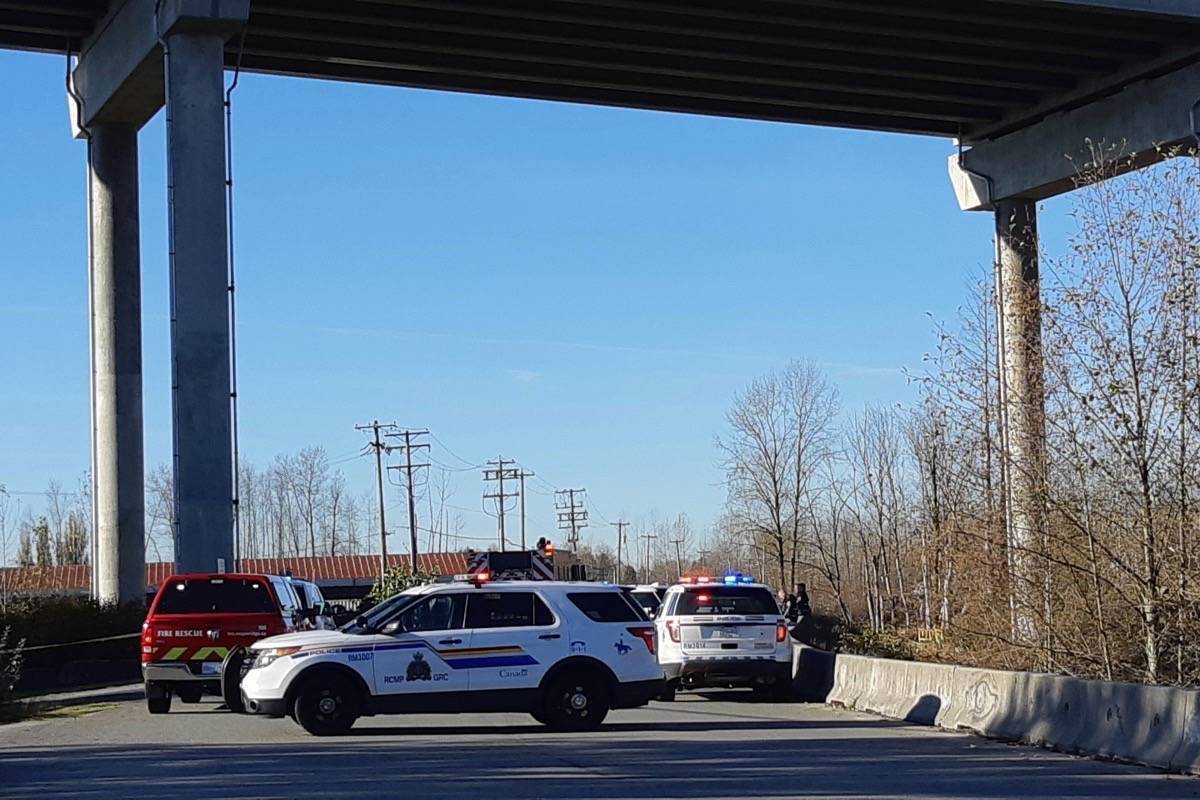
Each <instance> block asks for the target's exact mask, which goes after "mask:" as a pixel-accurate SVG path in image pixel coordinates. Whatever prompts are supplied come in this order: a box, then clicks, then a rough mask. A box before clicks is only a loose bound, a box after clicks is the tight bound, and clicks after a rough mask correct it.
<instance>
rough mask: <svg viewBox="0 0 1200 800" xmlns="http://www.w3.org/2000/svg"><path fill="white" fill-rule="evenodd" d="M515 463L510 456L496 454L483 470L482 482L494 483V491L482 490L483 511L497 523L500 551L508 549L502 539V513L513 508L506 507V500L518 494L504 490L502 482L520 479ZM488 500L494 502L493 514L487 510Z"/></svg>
mask: <svg viewBox="0 0 1200 800" xmlns="http://www.w3.org/2000/svg"><path fill="white" fill-rule="evenodd" d="M516 463H517V462H515V461H513V460H512V459H511V458H504V457H503V456H497V457H496V460H495V461H489V462H487V466H486V467H484V470H483V480H484V483H492V482H495V483H496V491H494V492H484V494H483V500H484V504H483V510H484V512H485V513H487V514H490V515H491V516H494V517H495V518H496V521H497V524H498V525H499V531H500V549H501V550H502V551H503V550H506V549H508V547H507V544H506V542H505V539H504V515H505V514H506V513H507V512H509V511H512V510H513V509H512V508H508V507H507V506H506V505H505V504H506V503H507V502H508V499H509V498H513V497H516V496H517V495H518V494H519V493H518V492H506V491H504V482H505V481H515V480H520V477H521V476H520V472H521V471H520V470H518V469H517V468H516V467H514V466H513V465H514V464H516ZM488 500H492V501H493V502H494V503H495V509H496V513H495V514H492V512H491V511H488V508H487V501H488ZM522 516H523V515H522Z"/></svg>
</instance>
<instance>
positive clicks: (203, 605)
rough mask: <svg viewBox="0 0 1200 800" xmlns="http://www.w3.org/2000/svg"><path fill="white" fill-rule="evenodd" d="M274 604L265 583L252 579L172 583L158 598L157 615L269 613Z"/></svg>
mask: <svg viewBox="0 0 1200 800" xmlns="http://www.w3.org/2000/svg"><path fill="white" fill-rule="evenodd" d="M276 610H277V609H276V607H275V601H274V600H273V599H271V592H270V590H269V589H268V588H267V585H266V582H265V581H261V580H256V579H253V578H191V579H180V580H173V581H171V582H170V583H168V584H167V585H166V586H165V587H164V588H163V590H162V593H161V594H160V595H159V597H158V605H157V606H156V608H155V613H157V614H211V613H219V614H270V613H275V611H276Z"/></svg>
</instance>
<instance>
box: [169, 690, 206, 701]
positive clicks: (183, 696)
mask: <svg viewBox="0 0 1200 800" xmlns="http://www.w3.org/2000/svg"><path fill="white" fill-rule="evenodd" d="M203 694H204V691H203V690H202V689H201V688H200V687H199V686H179V687H176V689H175V696H176V697H178V698H179V702H181V703H188V704H191V703H199V702H200V697H201V695H203Z"/></svg>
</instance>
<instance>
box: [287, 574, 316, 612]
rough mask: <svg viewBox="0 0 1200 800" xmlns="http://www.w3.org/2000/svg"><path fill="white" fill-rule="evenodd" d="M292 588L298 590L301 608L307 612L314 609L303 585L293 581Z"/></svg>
mask: <svg viewBox="0 0 1200 800" xmlns="http://www.w3.org/2000/svg"><path fill="white" fill-rule="evenodd" d="M292 588H293V589H295V590H296V599H297V600H299V601H300V607H301V608H302V609H304V610H305V611H307V610H308V609H310V608H312V601H311V598H309V596H308V590H307V587H306V586H305V585H304V584H302V583H296V582H294V581H293V582H292Z"/></svg>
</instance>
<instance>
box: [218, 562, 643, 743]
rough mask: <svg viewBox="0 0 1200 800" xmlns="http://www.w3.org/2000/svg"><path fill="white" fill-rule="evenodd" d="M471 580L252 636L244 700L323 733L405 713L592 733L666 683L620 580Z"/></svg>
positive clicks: (477, 577) (434, 586) (637, 611)
mask: <svg viewBox="0 0 1200 800" xmlns="http://www.w3.org/2000/svg"><path fill="white" fill-rule="evenodd" d="M462 577H463V578H468V577H469V578H470V582H467V581H465V580H463V581H456V582H448V583H435V584H429V585H425V586H418V587H414V588H411V589H408V590H406V591H404V592H402V593H400V594H398V595H395V596H393V597H391V598H390V599H388V600H385V601H384V602H382V603H380V604H379V605H378V606H376V607H375V608H373V609H371V610H370V611H368V612H366V613H365V614H363V615H360V616H359V617H358V618H356V619H355V620H354V621H352V622H350V623H349V624H347V625H345V626H343V627H342V628H341V630H338V631H308V632H303V633H295V634H290V635H286V636H274V637H271V638H269V639H263V640H261V641H258V642H255V643H254V644H253V645H252V646H251V648H250V653H249V656H248V658H249V660H250V662H251V667H250V669H249V671H248V672H246V674H245V677H244V678H243V679H242V684H241V694H242V700H243V702H244V705H245V707H246V709H247V710H249V711H251V712H254V713H258V714H265V715H269V716H285V715H287V716H291V717H292V718H293V719H295V721H296V722H297V723H299V724H300V725H301V726H303V727H304V729H305V730H307V731H308V732H309V733H312V734H316V735H329V734H339V733H345V732H346V731H348V730H349V729H350V726H351V725H353V724H354V722H355V720H356V719H357V718H358V717H360V716H369V715H375V714H400V713H405V712H428V713H445V712H465V713H482V712H492V711H517V712H527V713H529V714H532V715H533V717H534V718H535V719H537V720H538V721H539V722H542V723H543V724H546V725H548V726H550V727H552V728H555V729H559V730H591V729H594V728H596V727H597V726H599V725H600V723H601V722H603V720H604V718H605V716H606V715H607V714H608V712H609V710H610V709H614V708H633V707H636V706H641V705H645V704H646V703H647V702H649V700H650V699H651V698H652V697H654V696H655V695H657V694H658V693H659V692H660V691H661V690H662V683H663V672H662V668H661V667H660V666H659V665H658V662H657V661H656V660H655V644H656V642H655V634H654V626H653V625H652V624H651V623H650V621H649V620H648V619H647V617H646V615H645V614H644V613H643V611H642V609H641V608H639V607H638V606H637V604H636V603H634V602H633V601H631V600H630V599H629V598H628V596H627V595H626V594H625V592H623V591H622V590H621V589H620V587H617V586H612V585H607V584H594V583H567V582H558V581H497V582H492V583H489V582H487V581H486V577H485V576H482V575H474V576H462Z"/></svg>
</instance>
